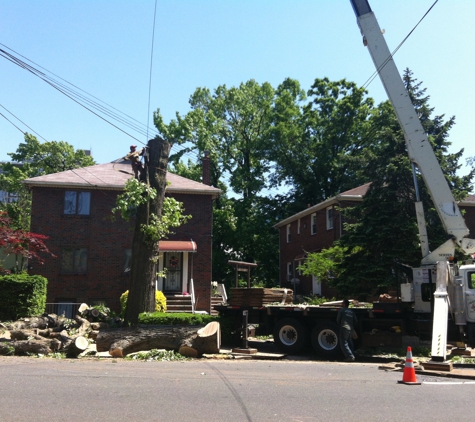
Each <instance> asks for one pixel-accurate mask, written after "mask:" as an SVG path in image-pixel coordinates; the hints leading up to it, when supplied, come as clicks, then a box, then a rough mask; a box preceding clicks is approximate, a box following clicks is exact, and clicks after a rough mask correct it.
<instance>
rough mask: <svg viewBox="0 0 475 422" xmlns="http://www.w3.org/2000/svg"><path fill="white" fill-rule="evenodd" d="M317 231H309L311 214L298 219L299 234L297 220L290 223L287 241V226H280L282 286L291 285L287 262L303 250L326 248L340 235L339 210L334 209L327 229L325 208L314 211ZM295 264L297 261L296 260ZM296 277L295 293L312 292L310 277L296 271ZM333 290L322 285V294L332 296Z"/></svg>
mask: <svg viewBox="0 0 475 422" xmlns="http://www.w3.org/2000/svg"><path fill="white" fill-rule="evenodd" d="M316 215H317V231H316V234H312V232H311V214H309V215H306V216H304V217H302V218H301V219H300V234H298V233H297V227H298V221H297V220H295V221H293V222H292V223H290V226H291V227H290V235H291V240H290V242H287V227H286V226H283V227H280V229H279V232H280V239H279V242H280V247H279V250H280V284H281V286H284V287H289V288H292V287H293V285H292V284H291V283H290V282H289V281H288V280H287V263H288V262H292V263H293V262H294V259H295V257H297V256H299V255H302V254H304V253H305V252H315V251H319V250H321V249H323V248H328V247H329V246H331V245H332V244H333V242H334V241H335V240H337V239H339V238H340V236H341V218H340V214H339V212H338V211H337V210H336V209H334V222H333V229H327V215H326V209H321V210H319V211H316ZM295 265H296V266H297V265H298V263H297V262H296V263H295ZM296 277H297V278H298V279H299V280H300V284H298V285H297V288H296V290H297V292H296V293H297V294H303V295H308V294H310V293H311V292H312V277H310V276H304V275H303V274H298V273H297V272H296ZM333 294H334V292H333V291H332V290H330V289H329V288H328V286H326V285H325V284H323V285H322V295H323V296H325V297H329V296H332V295H333Z"/></svg>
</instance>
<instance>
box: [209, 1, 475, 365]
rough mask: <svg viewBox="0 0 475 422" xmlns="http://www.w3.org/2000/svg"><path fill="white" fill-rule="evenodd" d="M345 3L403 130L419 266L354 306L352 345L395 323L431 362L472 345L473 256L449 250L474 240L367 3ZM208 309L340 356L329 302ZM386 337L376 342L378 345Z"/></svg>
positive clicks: (284, 340) (470, 247)
mask: <svg viewBox="0 0 475 422" xmlns="http://www.w3.org/2000/svg"><path fill="white" fill-rule="evenodd" d="M350 2H351V4H352V6H353V10H354V12H355V15H356V18H357V22H358V26H359V28H360V31H361V34H362V36H363V45H364V46H366V47H367V48H368V51H369V53H370V55H371V58H372V59H373V62H374V65H375V67H376V70H377V72H378V74H379V76H380V79H381V81H382V83H383V86H384V88H385V90H386V93H387V96H388V98H389V100H390V102H391V104H392V106H393V108H394V111H395V113H396V115H397V118H398V120H399V124H400V126H401V128H402V130H403V133H404V137H405V141H406V146H407V151H408V155H409V158H410V161H411V163H412V169H413V174H414V184H415V193H416V202H415V208H416V217H417V225H418V229H419V240H420V245H421V252H422V260H421V264H420V267H418V268H413V270H412V275H413V277H412V280H411V281H410V282H407V283H403V284H401V286H400V293H401V294H400V300H399V301H398V302H397V303H379V302H375V303H373V306H372V308H370V309H358V308H356V309H354V311H355V313H356V314H357V317H358V320H359V324H358V328H357V331H358V332H359V333H358V334H359V338H360V345H361V346H368V345H370V346H374V345H375V344H378V341H379V340H378V336H377V334H378V333H385V332H386V333H387V332H391V331H390V330H391V329H392V328H394V327H397V328H398V329H397V330H396V331H397V333H399V334H400V336H401V337H402V336H406V338H409V339H411V338H412V339H419V338H422V337H424V336H426V339H427V338H431V340H432V343H431V356H432V360H433V361H436V362H443V361H445V360H446V353H447V342H448V340H450V341H453V342H456V343H458V344H460V343H463V345H467V346H469V347H475V265H474V263H473V260H469V261H467V262H466V263H465V264H463V265H460V264H459V263H457V262H456V261H455V259H454V256H455V250H456V248H458V249H460V250H461V251H462V252H463V253H464V254H466V255H472V254H474V253H475V240H473V239H470V238H468V237H467V236H468V234H469V230H468V228H467V226H466V224H465V221H464V219H463V216H462V214H461V212H460V209H459V207H458V205H457V202H456V201H455V199H454V197H453V194H452V192H451V190H450V187H449V185H448V183H447V180H446V179H445V176H444V174H443V172H442V169H441V167H440V165H439V163H438V161H437V158H436V156H435V153H434V151H433V149H432V146H431V144H430V141H429V139H428V137H427V134H426V133H425V131H424V129H423V127H422V124H421V122H420V120H419V117H418V115H417V113H416V111H415V109H414V106H413V104H412V102H411V99H410V97H409V93H408V92H407V90H406V88H405V86H404V83H403V81H402V78H401V76H400V74H399V72H398V70H397V67H396V65H395V63H394V60H393V56H392V54H391V53H390V51H389V48H388V46H387V44H386V41H385V39H384V35H383V33H382V31H381V29H380V27H379V25H378V22H377V20H376V17H375V15H374V13H373V11H372V10H371V7H370V5H369V3H368V1H367V0H350ZM416 169H417V170H418V171H419V173H420V175H421V176H422V179H423V181H424V183H425V185H426V187H427V189H428V191H429V193H430V195H431V198H432V201H433V203H434V206H435V207H436V209H437V212H438V215H439V217H440V219H441V222H442V225H443V227H444V229H445V231H446V233H447V237H448V240H447V241H446V242H445V243H443V244H442V245H440V246H439V247H437V248H436V249H435V250H433V251H430V250H429V242H428V238H427V231H426V222H425V218H424V209H423V205H422V201H421V200H420V195H419V187H418V184H417V183H418V181H417V177H416ZM215 309H217V310H218V311H219V312H220V314H224V315H232V316H234V317H236V319H237V320H239V321H241V320H242V313H243V311H247V312H246V313H247V315H248V322H249V323H251V324H257V325H258V326H259V328H260V329H261V331H263V332H266V333H267V334H270V333H272V334H273V335H274V341H275V343H276V344H277V345H278V346H279V348H280V349H281V350H282V351H283V352H286V353H296V352H298V351H300V350H301V349H302V348H303V347H304V346H305V344H306V343H307V342H308V340H311V344H312V346H313V348H314V349H315V351H316V352H317V353H318V354H320V355H323V356H326V357H337V356H338V355H339V353H340V346H339V344H338V343H339V339H338V326H337V325H336V322H335V321H336V315H337V312H338V308H337V307H336V306H335V307H333V308H332V307H326V306H325V307H323V306H302V305H267V306H262V307H242V306H237V307H236V306H225V305H223V306H217V307H215ZM397 333H396V335H397ZM365 334H369V335H365ZM386 340H387V339H386ZM386 340H384V339H382V340H381V344H384V343H385V342H386Z"/></svg>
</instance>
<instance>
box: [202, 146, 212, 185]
mask: <svg viewBox="0 0 475 422" xmlns="http://www.w3.org/2000/svg"><path fill="white" fill-rule="evenodd" d="M201 165H202V166H203V184H205V185H208V186H210V185H211V159H210V158H209V151H204V156H203V158H202V159H201Z"/></svg>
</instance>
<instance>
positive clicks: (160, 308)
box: [120, 290, 167, 316]
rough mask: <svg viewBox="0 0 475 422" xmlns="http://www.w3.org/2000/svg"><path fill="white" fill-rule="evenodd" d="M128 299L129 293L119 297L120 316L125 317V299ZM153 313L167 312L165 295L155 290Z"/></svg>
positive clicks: (126, 292)
mask: <svg viewBox="0 0 475 422" xmlns="http://www.w3.org/2000/svg"><path fill="white" fill-rule="evenodd" d="M128 297H129V291H128V290H127V291H125V292H124V293H122V296H121V297H120V309H121V315H122V316H124V315H125V308H126V306H127V298H128ZM155 311H156V312H166V311H167V298H166V297H165V295H164V294H163V293H162V292H161V291H159V290H157V291H156V292H155Z"/></svg>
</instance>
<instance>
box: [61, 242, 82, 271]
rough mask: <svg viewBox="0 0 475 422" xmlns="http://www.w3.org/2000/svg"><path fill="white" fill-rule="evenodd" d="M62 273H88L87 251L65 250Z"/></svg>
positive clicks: (62, 259)
mask: <svg viewBox="0 0 475 422" xmlns="http://www.w3.org/2000/svg"><path fill="white" fill-rule="evenodd" d="M61 272H62V273H63V274H85V273H86V272H87V249H85V248H81V249H73V248H65V249H63V251H62V255H61Z"/></svg>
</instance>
